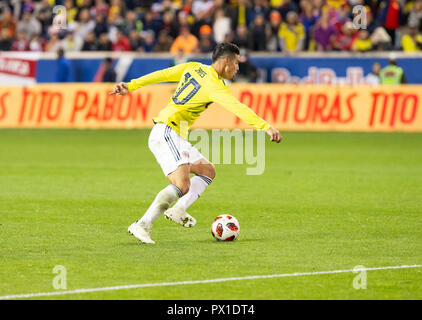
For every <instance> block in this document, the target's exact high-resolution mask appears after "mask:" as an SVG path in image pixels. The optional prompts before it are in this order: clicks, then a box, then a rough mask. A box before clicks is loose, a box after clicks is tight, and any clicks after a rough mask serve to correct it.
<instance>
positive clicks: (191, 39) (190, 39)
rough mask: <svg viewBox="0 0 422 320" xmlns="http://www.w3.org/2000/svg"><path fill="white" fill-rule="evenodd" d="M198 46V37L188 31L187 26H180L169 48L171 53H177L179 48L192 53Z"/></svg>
mask: <svg viewBox="0 0 422 320" xmlns="http://www.w3.org/2000/svg"><path fill="white" fill-rule="evenodd" d="M197 48H198V39H197V38H196V37H195V36H194V35H193V34H191V33H190V31H189V28H188V27H186V26H182V27H181V28H180V35H179V36H178V37H177V38H176V39H175V40H174V42H173V44H172V45H171V48H170V53H171V54H172V55H177V54H178V52H179V49H182V50H183V53H185V54H189V53H193V52H195V51H196V50H197Z"/></svg>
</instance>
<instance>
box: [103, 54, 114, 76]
mask: <svg viewBox="0 0 422 320" xmlns="http://www.w3.org/2000/svg"><path fill="white" fill-rule="evenodd" d="M103 82H116V71H114V68H113V60H112V59H111V58H105V59H104V74H103Z"/></svg>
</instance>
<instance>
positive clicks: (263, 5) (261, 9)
mask: <svg viewBox="0 0 422 320" xmlns="http://www.w3.org/2000/svg"><path fill="white" fill-rule="evenodd" d="M270 11H271V6H270V3H269V1H268V0H253V6H252V18H253V20H255V18H256V16H257V15H262V16H263V17H264V18H265V19H266V20H267V18H268V16H269V14H270Z"/></svg>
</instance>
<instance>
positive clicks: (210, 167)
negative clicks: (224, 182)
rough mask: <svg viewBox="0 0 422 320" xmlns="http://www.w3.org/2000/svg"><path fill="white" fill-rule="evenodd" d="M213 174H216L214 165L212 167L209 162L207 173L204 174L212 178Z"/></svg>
mask: <svg viewBox="0 0 422 320" xmlns="http://www.w3.org/2000/svg"><path fill="white" fill-rule="evenodd" d="M215 175H216V171H215V167H214V165H213V164H212V163H210V164H209V165H208V166H207V174H206V176H207V177H209V178H211V179H214V178H215Z"/></svg>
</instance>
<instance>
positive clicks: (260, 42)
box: [249, 14, 267, 51]
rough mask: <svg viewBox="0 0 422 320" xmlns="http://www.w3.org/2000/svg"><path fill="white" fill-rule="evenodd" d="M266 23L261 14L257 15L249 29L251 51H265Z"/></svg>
mask: <svg viewBox="0 0 422 320" xmlns="http://www.w3.org/2000/svg"><path fill="white" fill-rule="evenodd" d="M265 30H266V22H265V17H264V15H263V14H257V15H256V16H255V19H254V22H253V23H252V24H251V26H250V28H249V32H250V33H251V39H252V41H251V48H250V49H251V50H252V51H265V50H266V49H267V39H266V37H265Z"/></svg>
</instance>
